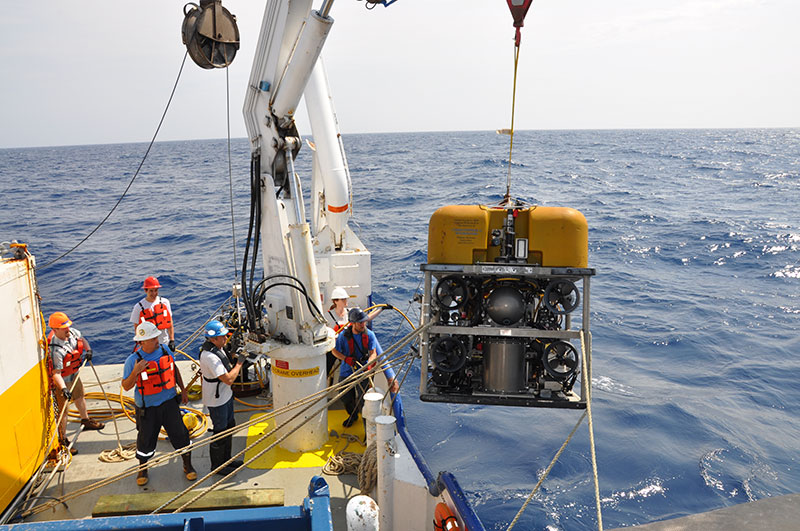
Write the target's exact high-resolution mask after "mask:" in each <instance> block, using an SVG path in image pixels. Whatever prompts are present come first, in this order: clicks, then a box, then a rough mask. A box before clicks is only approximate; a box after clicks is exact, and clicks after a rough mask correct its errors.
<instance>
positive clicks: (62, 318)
mask: <svg viewBox="0 0 800 531" xmlns="http://www.w3.org/2000/svg"><path fill="white" fill-rule="evenodd" d="M71 325H72V321H70V320H69V317H67V314H65V313H64V312H54V313H53V314H52V315H51V316H50V328H66V327H68V326H71Z"/></svg>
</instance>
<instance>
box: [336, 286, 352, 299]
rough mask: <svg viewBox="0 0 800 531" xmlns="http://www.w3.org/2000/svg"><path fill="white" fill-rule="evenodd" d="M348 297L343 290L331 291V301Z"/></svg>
mask: <svg viewBox="0 0 800 531" xmlns="http://www.w3.org/2000/svg"><path fill="white" fill-rule="evenodd" d="M348 298H350V295H348V294H347V291H345V289H344V288H333V291H331V300H332V301H335V300H336V299H348Z"/></svg>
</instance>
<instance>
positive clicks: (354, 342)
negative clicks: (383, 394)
mask: <svg viewBox="0 0 800 531" xmlns="http://www.w3.org/2000/svg"><path fill="white" fill-rule="evenodd" d="M348 319H349V320H350V323H351V324H350V326H349V327H347V328H346V329H345V330H343V331H342V332H341V333H340V334H339V336H338V337H337V338H336V346H335V347H334V349H333V355H334V356H336V357H337V358H339V359H340V360H342V362H343V363H342V366H341V368H340V369H339V379H340V381H341V380H344V379H345V378H347V377H348V376H350V375H351V374H353V371H354V370H355V369H358V368H360V367H361V366H362V365H369V364H370V363H372V362H374V361H375V359H376V358H377V357H378V354H377V353H378V351H379V350H381V349H380V344H379V343H378V338H376V337H375V334H374V333H373V332H372V330H369V329H368V328H367V321H369V316H368V315H367V314H366V313H364V311H363V310H361V309H360V308H353V309H351V310H350V312H349V313H348ZM384 374H385V375H386V380H387V381H388V382H389V390H390V391H392V392H393V393H396V392H397V389H398V385H397V380H396V379H395V378H394V373H393V371H392V370H391V368H386V369H385V370H384ZM367 385H368V383H367V381H366V380H362V381H361V382H359V383H358V384H356V385H355V386H353V388H351V389H350V390H349V391H347V393H345V395H344V396H343V397H342V402H343V403H344V408H345V410H346V411H347V418H346V419H345V421H344V422H343V423H342V424H343V425H344V427H346V428H347V427H350V426H352V425H353V423H354V422H355V421H356V419H357V418H358V413H359V411H360V410H361V405H362V404H363V401H364V394H365V393H366V392H367Z"/></svg>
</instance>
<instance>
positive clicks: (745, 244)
mask: <svg viewBox="0 0 800 531" xmlns="http://www.w3.org/2000/svg"><path fill="white" fill-rule="evenodd" d="M344 144H345V147H346V149H347V153H348V161H349V164H350V169H351V173H352V180H353V183H354V188H353V195H354V205H355V207H354V208H355V214H354V219H353V222H354V228H355V230H356V232H357V233H359V235H360V237H361V239H362V240H363V241H364V243H365V244H366V245H367V247H368V248H369V250H370V251H371V252H372V254H373V268H374V271H373V277H374V278H373V297H374V300H375V301H376V302H389V303H391V304H393V305H395V306H397V307H398V308H400V309H402V310H404V311H406V310H407V313H409V315H410V316H412V318H415V317H414V316H418V315H419V312H418V310H417V308H416V306H415V304H412V303H411V302H410V301H411V299H412V298H413V296H414V294H415V293H416V292H417V290H418V289H419V288H420V280H421V274H420V271H419V265H420V264H421V263H424V262H425V260H426V245H427V223H428V219H429V218H430V215H431V214H432V213H433V211H434V210H435V209H436V208H438V207H440V206H443V205H447V204H475V203H491V204H493V203H496V202H497V201H498V200H499V199H500V197H501V196H502V195H503V193H504V192H505V187H506V176H507V170H508V164H509V161H508V137H506V136H498V135H496V134H495V133H494V132H459V133H408V134H378V135H345V136H344ZM146 148H147V144H115V145H93V146H74V147H50V148H29V149H0V175H1V176H2V178H0V193H2V197H3V203H4V205H3V208H2V209H0V223H1V224H2V227H3V229H2V235H0V239H2V240H3V241H8V240H11V239H16V240H19V241H21V242H25V243H28V244H29V247H30V249H31V251H32V252H33V253H34V254H35V255H36V258H37V263H38V265H39V267H40V268H41V269H40V271H39V287H40V291H41V295H42V306H43V310H44V312H45V314H46V315H47V314H49V313H50V312H53V311H56V310H63V311H65V312H67V314H68V315H69V316H70V317H71V318H72V319H73V321H74V326H75V327H77V328H79V329H80V330H81V331H82V332H83V333H84V334H85V335H86V336H87V337H88V338H89V339H90V340H91V341H92V345H93V347H94V351H95V357H94V360H95V362H96V363H98V362H99V363H104V362H105V363H117V362H121V361H122V360H123V359H124V358H125V356H126V355H127V354H128V353H129V352H130V349H131V339H132V333H133V327H132V325H131V324H130V323H128V321H127V319H128V316H129V313H130V310H131V307H132V305H133V304H134V302H135V301H136V300H138V299H139V298H140V297H141V296H142V291H141V289H140V288H141V284H142V280H143V279H144V277H146V276H148V275H156V276H158V278H159V280H160V281H161V284H162V286H163V288H162V290H161V291H162V294H163V295H164V296H166V297H168V298H169V299H170V300H171V301H172V304H173V307H174V310H175V319H176V321H175V323H176V336H177V338H178V341H179V342H180V341H182V340H183V339H185V338H186V337H188V336H189V334H190V333H191V332H192V331H194V329H195V328H196V327H197V326H198V325H199V324H201V323H202V322H203V321H204V320H205V319H206V318H208V316H209V314H210V312H212V311H213V310H214V309H215V308H217V307H218V306H219V305H220V304H221V303H222V302H223V301H225V299H226V298H227V297H228V294H229V292H230V286H231V284H232V283H233V282H234V279H235V275H236V274H237V272H238V271H239V269H240V268H241V263H240V262H241V259H242V252H243V249H244V240H245V236H246V231H247V216H248V213H249V197H248V195H249V184H248V182H249V181H248V171H249V146H248V143H247V141H246V140H244V139H236V140H233V141H232V144H231V152H232V157H233V160H232V181H233V188H232V194H233V199H234V212H235V244H234V238H233V235H232V230H231V218H230V213H231V206H230V200H229V198H230V194H231V189H230V187H229V175H228V160H227V143H226V141H225V140H198V141H186V142H164V143H156V144H155V146H154V147H153V149H152V151H151V153H150V156H149V157H148V159H147V160H146V162H145V164H144V166H143V167H142V171H141V173H140V174H139V176H138V177H137V179H136V181H135V182H134V184H133V185H132V187H131V189H130V191H129V192H128V194H127V196H126V197H125V198H124V199H123V200H122V201H121V203H120V204H119V206H118V208H117V209H116V211H115V212H114V213H113V214H112V215H111V216H110V217H109V218H108V220H107V221H106V222H105V223H104V224H103V225H102V226H101V227H100V228H99V229H98V230H97V231H96V232H95V233H94V234H93V235H92V236H91V237H90V238H88V240H86V242H85V243H83V244H82V245H80V246H79V247H78V248H77V249H76V250H75V251H73V252H71V253H69V254H68V255H66V256H65V257H64V258H61V259H59V260H58V261H56V262H54V263H50V262H52V261H53V260H54V259H56V258H57V257H59V256H60V255H61V254H62V253H64V252H65V251H67V250H69V249H70V248H71V247H73V246H74V245H75V244H77V243H78V242H79V241H80V240H81V239H82V238H84V237H85V236H86V235H87V234H89V232H90V231H91V230H92V229H93V228H94V227H95V226H96V225H97V224H98V223H99V222H100V221H101V220H102V219H103V218H104V217H105V216H106V215H107V214H108V212H109V211H110V210H111V208H112V207H113V206H114V204H115V203H116V202H117V200H118V199H119V197H120V195H121V194H122V192H123V190H124V189H125V187H126V186H127V184H128V182H129V181H130V179H131V177H132V176H133V174H134V172H135V170H136V168H137V166H138V165H139V162H140V160H141V158H142V156H143V154H144V152H145V150H146ZM308 157H309V153H308V149H307V148H304V150H303V151H301V158H300V160H299V161H298V171H300V172H301V174H302V175H304V176H306V177H307V176H308V174H309V173H308V170H309V168H310V161H309V158H308ZM511 159H512V161H511V192H512V195H513V196H515V197H518V198H521V199H523V200H526V201H527V202H529V203H533V204H540V205H548V206H569V207H573V208H576V209H578V210H580V211H581V212H583V214H584V215H585V216H586V219H587V220H588V223H589V265H590V267H594V268H596V270H597V276H596V277H594V278H593V280H592V324H591V326H592V333H593V347H594V348H593V359H594V378H593V382H592V383H593V386H594V393H593V419H594V428H595V439H596V444H597V460H598V472H599V481H600V496H601V500H602V508H603V522H604V525H605V527H606V528H609V529H610V528H613V527H623V526H630V525H634V524H640V523H645V522H649V521H653V520H662V519H666V518H672V517H677V516H682V515H687V514H691V513H696V512H699V511H708V510H712V509H717V508H721V507H725V506H729V505H734V504H738V503H742V502H747V501H752V500H759V499H762V498H766V497H769V496H778V495H782V494H789V493H795V492H800V470H799V469H798V466H799V465H800V463H798V453H797V450H798V443H797V441H800V422H798V414H797V411H800V383H798V374H800V339H798V328H800V327H798V321H799V320H800V289H798V287H799V286H800V216H798V214H797V208H798V207H797V205H798V202H800V130H798V129H748V130H735V129H729V130H598V131H588V130H587V131H520V132H517V134H516V135H515V141H514V151H513V154H512V157H511ZM308 183H309V181H308V180H306V181H305V184H304V186H306V194H308V188H309V187H310V185H309V184H308ZM234 254H235V256H236V260H235V259H234ZM386 315H387V314H386V313H385V314H384V316H382V317H380V318H379V322H376V331H377V332H379V337H380V338H381V339H382V341H383V343H384V344H387V343H389V342H390V341H391V339H392V338H393V337H396V335H397V334H398V327H399V326H400V322H399V319H397V318H395V317H385V316H386ZM395 319H397V320H395ZM418 384H419V368H418V366H417V367H414V368H412V371H411V374H410V375H409V376H408V379H407V381H406V383H405V385H404V387H403V389H402V391H401V393H402V395H403V399H404V405H405V408H406V414H407V420H408V425H409V428H410V430H411V432H412V434H413V435H414V437H415V439H416V441H417V443H418V445H419V447H420V448H421V450H422V452H423V454H424V456H425V458H426V459H427V461H428V464H429V465H430V467H431V469H433V470H434V471H439V470H448V471H450V472H453V473H454V474H455V475H456V477H457V479H458V480H459V482H460V484H461V486H462V487H463V488H464V489H465V491H466V492H467V495H468V498H469V499H470V501H471V502H472V503H473V505H474V507H475V508H476V511H477V513H478V515H479V516H480V518H481V519H482V521H483V522H484V524H485V526H486V528H487V529H492V530H501V529H505V528H506V527H507V525H508V523H509V522H510V520H511V519H512V518H513V517H514V515H515V514H516V512H517V510H518V509H519V508H520V506H521V505H522V503H523V501H524V499H525V498H526V496H527V495H528V493H529V492H530V490H531V489H532V488H533V486H534V485H535V484H536V482H537V481H538V478H539V477H540V475H541V474H542V473H543V471H544V469H545V468H546V467H547V465H548V464H549V463H550V460H551V459H552V457H553V456H554V454H555V452H556V451H557V450H558V448H559V446H560V445H561V443H562V442H563V441H564V439H565V438H566V436H567V435H568V433H569V431H570V430H571V429H572V427H573V426H574V424H575V422H576V421H577V419H578V417H579V415H580V413H579V412H576V411H564V410H547V409H534V408H508V407H499V406H476V405H463V404H462V405H447V404H430V403H421V402H419V400H418V399H417V398H416V397H417V392H418ZM517 529H526V530H527V529H550V530H555V529H563V530H573V529H596V517H595V508H594V485H593V480H592V467H591V460H590V453H589V436H588V430H587V428H586V424H585V423H584V425H583V426H582V427H581V428H579V430H578V432H577V434H576V435H575V437H574V439H573V440H572V442H571V443H570V445H569V446H568V447H567V449H566V451H565V452H564V454H563V455H562V456H561V459H560V460H559V462H558V464H557V465H556V466H555V467H554V468H553V470H552V472H551V474H550V476H549V477H548V478H547V480H546V481H545V482H544V484H543V486H542V488H541V491H540V492H539V493H538V494H537V495H536V497H535V498H534V500H533V502H532V503H531V504H530V505H529V506H528V508H527V510H526V512H525V513H524V514H523V516H522V519H521V520H520V522H519V523H518V524H517Z"/></svg>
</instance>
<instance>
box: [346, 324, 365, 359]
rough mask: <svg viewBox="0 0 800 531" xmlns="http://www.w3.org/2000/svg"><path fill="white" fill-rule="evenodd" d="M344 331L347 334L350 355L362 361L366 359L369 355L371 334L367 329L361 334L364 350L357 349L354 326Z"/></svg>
mask: <svg viewBox="0 0 800 531" xmlns="http://www.w3.org/2000/svg"><path fill="white" fill-rule="evenodd" d="M344 333H345V334H347V335H346V336H345V337H346V338H347V346H348V347H350V355H351V356H353V357H354V358H355V359H357V360H358V361H360V362H364V361H366V360H367V358H368V357H369V335H368V334H367V331H366V330H364V333H363V334H361V346H362V347H363V350H362V349H356V341H355V337H354V334H353V329H352V328H348V329H347V330H345V332H344Z"/></svg>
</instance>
